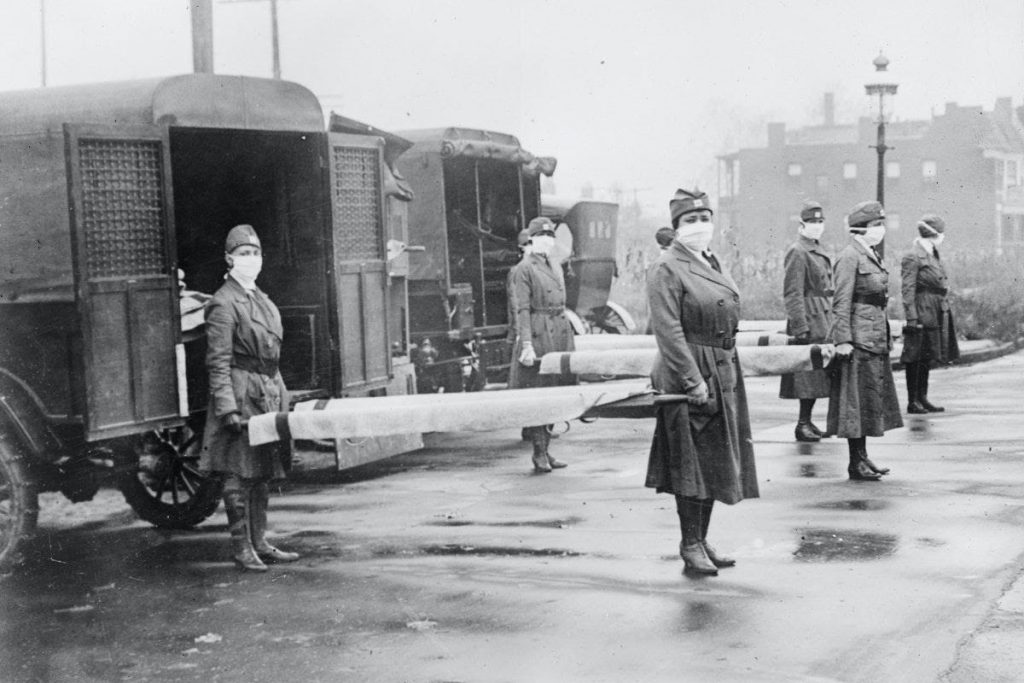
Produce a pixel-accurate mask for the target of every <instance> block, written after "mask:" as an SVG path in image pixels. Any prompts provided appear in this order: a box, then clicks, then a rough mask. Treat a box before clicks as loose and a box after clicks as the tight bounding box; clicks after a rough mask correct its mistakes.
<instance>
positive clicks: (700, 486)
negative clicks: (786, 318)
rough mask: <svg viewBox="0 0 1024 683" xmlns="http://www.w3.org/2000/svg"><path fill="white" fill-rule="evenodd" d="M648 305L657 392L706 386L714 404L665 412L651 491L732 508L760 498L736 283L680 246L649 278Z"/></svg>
mask: <svg viewBox="0 0 1024 683" xmlns="http://www.w3.org/2000/svg"><path fill="white" fill-rule="evenodd" d="M712 258H713V257H712ZM647 300H648V303H649V306H650V311H651V327H652V330H653V332H654V337H655V339H656V340H657V345H658V353H657V356H656V358H655V362H654V369H653V371H652V373H651V384H652V385H653V387H654V389H655V390H657V391H661V392H664V393H676V394H678V393H683V392H685V391H688V390H690V389H693V388H695V387H697V386H698V385H699V384H700V382H701V380H703V381H704V382H706V383H707V385H708V390H709V394H710V399H709V401H708V404H707V405H706V406H696V405H694V406H691V405H688V404H686V403H676V404H668V405H662V406H659V407H658V408H657V410H656V415H657V423H656V425H655V433H654V440H653V442H652V444H651V453H650V458H649V460H648V465H647V478H646V485H647V486H648V487H650V488H654V489H656V490H657V491H658V492H659V493H673V494H676V495H682V496H693V497H697V498H711V499H714V500H719V501H722V502H723V503H729V504H732V503H737V502H739V501H741V500H743V499H744V498H756V497H757V496H758V485H757V472H756V469H755V466H754V448H753V442H752V440H751V437H750V417H749V413H748V411H747V394H746V389H745V388H744V385H743V375H742V374H741V372H740V364H739V359H738V357H737V355H736V348H735V338H736V331H737V325H738V323H739V314H740V294H739V290H738V289H737V287H736V283H735V282H733V280H732V278H731V277H729V275H728V274H727V273H724V272H720V271H719V270H716V269H715V268H713V267H712V266H710V265H709V264H708V263H707V262H705V261H704V260H703V259H702V258H701V257H700V256H698V255H697V254H695V253H694V252H692V251H690V250H689V249H687V248H686V247H684V246H682V245H681V244H679V243H678V242H673V243H672V246H671V247H669V248H668V249H667V250H665V251H664V252H662V254H661V256H660V257H659V258H658V261H657V262H656V263H655V264H654V266H653V267H652V268H651V270H650V271H649V273H648V281H647Z"/></svg>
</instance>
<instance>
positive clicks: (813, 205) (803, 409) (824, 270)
mask: <svg viewBox="0 0 1024 683" xmlns="http://www.w3.org/2000/svg"><path fill="white" fill-rule="evenodd" d="M824 230H825V213H824V211H822V208H821V204H818V203H817V202H805V203H804V206H803V209H802V210H801V211H800V229H799V237H798V238H797V240H796V242H794V243H793V244H792V245H790V247H789V249H788V250H787V251H786V275H785V280H784V282H783V286H782V292H783V298H784V300H785V305H786V334H788V335H790V336H792V337H794V338H796V339H797V340H798V341H799V342H800V343H802V344H820V343H822V342H824V341H825V339H826V338H827V337H828V331H829V328H830V327H831V326H832V260H831V259H830V258H829V257H828V254H826V253H825V251H824V249H822V247H821V243H820V242H819V240H820V239H821V235H822V233H823V232H824ZM830 388H831V387H830V382H829V377H828V373H827V372H826V371H825V370H810V371H808V372H796V373H792V374H787V375H783V376H782V381H781V383H780V386H779V398H796V399H800V417H799V418H798V419H797V422H796V430H795V432H794V433H795V435H796V440H797V441H811V442H813V441H820V440H821V437H822V431H821V430H820V429H818V427H817V426H816V425H815V424H814V423H813V422H811V411H812V410H813V409H814V402H815V401H816V400H817V399H819V398H825V397H827V396H828V394H829V390H830Z"/></svg>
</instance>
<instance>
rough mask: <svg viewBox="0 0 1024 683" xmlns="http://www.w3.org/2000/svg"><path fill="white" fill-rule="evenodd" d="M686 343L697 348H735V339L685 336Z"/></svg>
mask: <svg viewBox="0 0 1024 683" xmlns="http://www.w3.org/2000/svg"><path fill="white" fill-rule="evenodd" d="M686 341H687V342H689V343H690V344H696V345H697V346H714V347H717V348H719V349H725V350H726V351H728V350H729V349H731V348H733V347H735V346H736V337H691V336H687V337H686Z"/></svg>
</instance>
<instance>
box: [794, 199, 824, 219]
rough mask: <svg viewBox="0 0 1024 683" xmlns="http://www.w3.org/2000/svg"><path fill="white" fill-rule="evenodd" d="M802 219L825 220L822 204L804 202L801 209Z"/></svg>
mask: <svg viewBox="0 0 1024 683" xmlns="http://www.w3.org/2000/svg"><path fill="white" fill-rule="evenodd" d="M800 220H801V221H804V222H807V221H823V220H825V212H824V211H823V210H822V208H821V204H819V203H818V202H804V206H803V208H802V209H800Z"/></svg>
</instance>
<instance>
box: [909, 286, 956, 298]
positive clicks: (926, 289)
mask: <svg viewBox="0 0 1024 683" xmlns="http://www.w3.org/2000/svg"><path fill="white" fill-rule="evenodd" d="M917 291H919V292H928V293H930V294H939V295H941V296H946V294H947V293H948V292H949V288H947V287H929V286H928V285H918V286H917Z"/></svg>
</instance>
